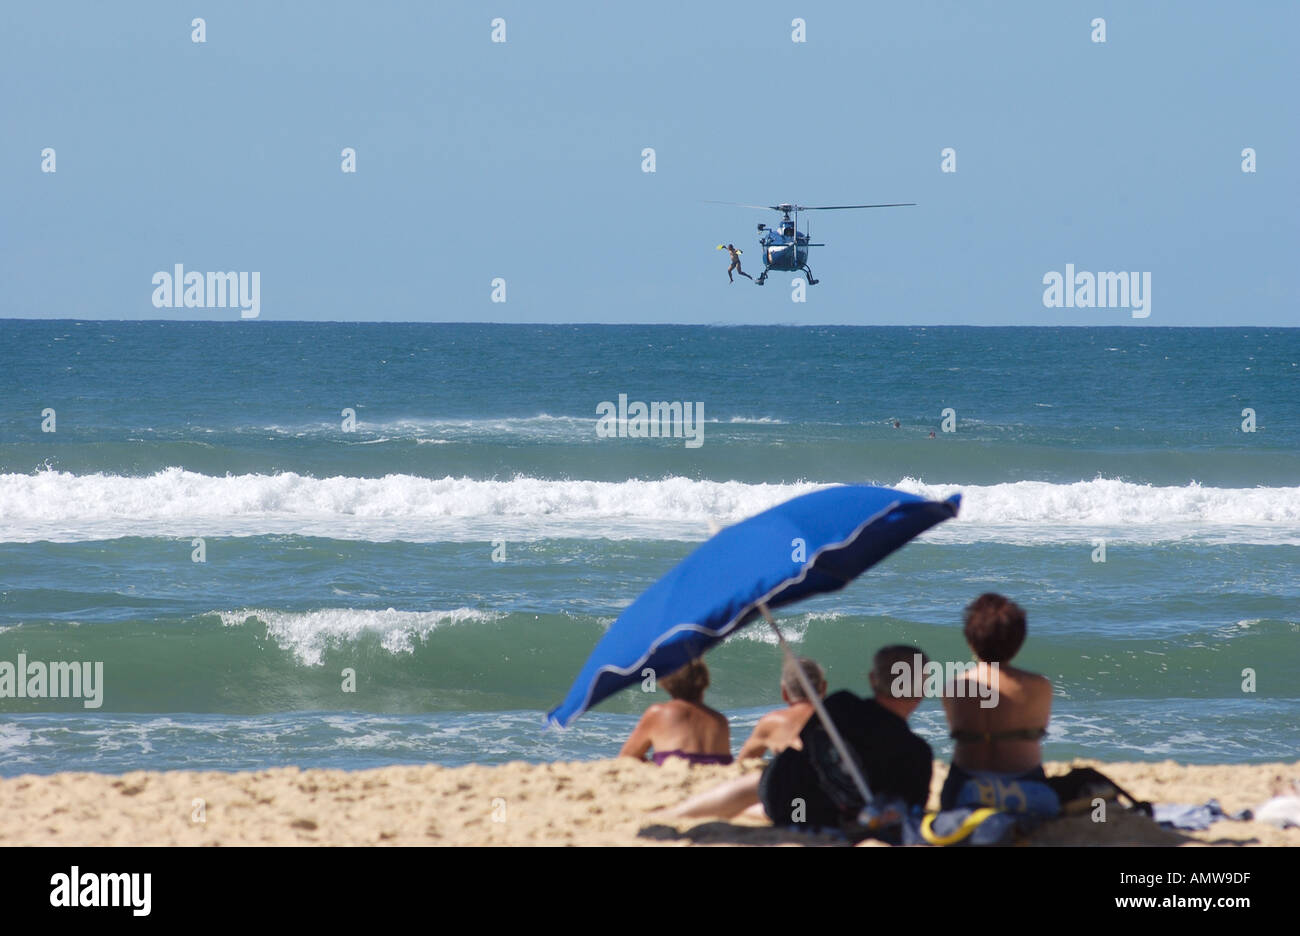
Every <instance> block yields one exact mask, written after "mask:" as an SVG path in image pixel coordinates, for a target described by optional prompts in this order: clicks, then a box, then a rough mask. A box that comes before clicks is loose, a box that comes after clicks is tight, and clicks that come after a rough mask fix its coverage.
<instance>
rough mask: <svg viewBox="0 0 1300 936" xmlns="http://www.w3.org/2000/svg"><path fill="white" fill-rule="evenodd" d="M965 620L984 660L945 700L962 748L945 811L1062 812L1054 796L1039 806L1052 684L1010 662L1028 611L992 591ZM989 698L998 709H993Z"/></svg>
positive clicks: (942, 804)
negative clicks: (995, 808) (981, 808)
mask: <svg viewBox="0 0 1300 936" xmlns="http://www.w3.org/2000/svg"><path fill="white" fill-rule="evenodd" d="M964 622H965V624H964V629H963V630H964V633H965V636H966V643H967V644H968V645H969V646H970V649H971V652H972V653H974V654H975V658H976V659H977V660H978V661H979V663H978V665H977V666H976V667H975V668H973V669H970V670H967V671H966V672H964V673H960V674H958V676H957V682H956V684H955V685H954V687H953V689H952V694H951V695H948V696H946V697H945V698H944V700H943V708H944V713H945V714H946V715H947V716H948V725H949V727H950V728H951V729H952V738H953V740H954V741H955V742H956V744H955V745H954V746H953V754H952V767H951V768H950V769H949V771H948V779H947V780H946V781H945V782H944V785H943V792H942V793H941V794H940V796H939V808H940V809H953V808H956V807H958V806H971V805H977V806H998V807H1003V808H1007V809H1009V810H1010V811H1014V812H1049V813H1050V812H1054V810H1053V808H1052V804H1051V802H1050V799H1052V798H1054V794H1053V795H1052V796H1050V797H1047V798H1046V801H1045V802H1042V803H1039V802H1038V800H1039V798H1040V796H1041V795H1042V789H1046V787H1045V781H1046V776H1045V775H1044V773H1043V749H1042V740H1043V737H1044V736H1045V735H1046V734H1047V720H1048V718H1049V717H1050V715H1051V711H1052V684H1051V682H1049V681H1048V680H1047V678H1046V677H1044V676H1040V675H1038V674H1037V673H1030V672H1028V671H1026V670H1022V669H1017V668H1016V667H1014V666H1010V665H1009V664H1010V662H1011V659H1012V657H1014V656H1015V655H1016V653H1017V651H1019V650H1020V646H1021V644H1023V643H1024V640H1025V633H1026V618H1025V612H1024V610H1022V609H1021V607H1020V606H1019V605H1017V604H1016V603H1015V602H1014V601H1011V600H1009V599H1007V598H1004V597H1003V596H1002V595H997V594H993V593H992V592H988V593H985V594H983V595H980V596H979V597H978V598H976V599H975V600H974V601H972V602H971V603H970V604H969V605H968V606H967V607H966V611H965V615H964ZM989 664H996V665H995V666H994V665H989ZM989 699H993V700H995V703H996V704H994V705H992V706H988V700H989ZM1040 784H1044V786H1043V787H1042V788H1040V787H1039V785H1040ZM1048 792H1049V793H1050V790H1049V791H1048ZM1017 807H1019V808H1017ZM1057 808H1059V803H1058V804H1057Z"/></svg>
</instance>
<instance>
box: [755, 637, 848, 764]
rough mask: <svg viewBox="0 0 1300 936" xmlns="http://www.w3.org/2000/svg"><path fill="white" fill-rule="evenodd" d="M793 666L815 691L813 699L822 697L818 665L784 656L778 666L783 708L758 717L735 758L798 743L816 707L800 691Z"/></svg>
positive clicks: (823, 684)
mask: <svg viewBox="0 0 1300 936" xmlns="http://www.w3.org/2000/svg"><path fill="white" fill-rule="evenodd" d="M797 669H802V670H803V672H804V676H805V677H806V678H807V680H808V682H810V683H811V684H812V687H813V690H814V691H815V692H816V693H817V698H819V699H820V698H824V697H825V696H826V675H825V674H824V673H823V672H822V668H821V667H820V666H818V665H817V664H816V663H815V662H813V661H812V660H810V659H808V658H807V657H803V658H801V659H800V660H798V661H797V662H796V661H795V659H794V658H793V657H787V658H786V661H785V665H784V666H782V667H781V698H782V699H783V700H784V701H785V704H786V707H785V708H783V709H777V710H776V711H774V712H768V713H767V714H766V715H764V716H763V717H762V718H760V719H759V720H758V724H757V725H755V726H754V731H753V734H751V735H750V736H749V738H748V740H746V741H745V743H744V744H742V745H741V746H740V753H739V754H737V755H736V759H737V760H746V759H749V758H757V757H762V756H763V755H764V754H766V753H767V752H768V751H771V752H772V753H773V754H779V753H781V752H782V751H784V750H785V749H786V748H788V747H791V746H794V747H798V746H799V745H800V741H799V733H800V732H801V731H803V726H804V725H806V724H807V723H808V719H810V718H812V717H813V715H815V714H816V712H817V710H816V709H815V708H813V704H812V703H811V702H809V701H808V698H807V696H806V695H805V694H804V691H803V684H802V683H800V682H799V676H798V675H797Z"/></svg>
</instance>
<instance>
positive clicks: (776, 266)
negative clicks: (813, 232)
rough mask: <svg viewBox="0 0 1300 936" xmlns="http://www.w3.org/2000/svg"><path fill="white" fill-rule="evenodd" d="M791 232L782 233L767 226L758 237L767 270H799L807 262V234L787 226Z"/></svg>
mask: <svg viewBox="0 0 1300 936" xmlns="http://www.w3.org/2000/svg"><path fill="white" fill-rule="evenodd" d="M788 230H790V231H792V232H793V233H792V234H782V233H781V231H779V230H774V229H772V228H768V229H767V230H765V231H764V232H763V236H762V238H760V239H759V242H758V244H759V246H760V247H762V248H763V263H764V265H766V266H767V268H768V269H769V270H790V271H794V270H800V269H803V267H804V266H805V265H806V264H807V263H808V235H807V234H804V233H802V232H800V231H795V230H794V228H793V227H791V228H788Z"/></svg>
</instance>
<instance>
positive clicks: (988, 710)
mask: <svg viewBox="0 0 1300 936" xmlns="http://www.w3.org/2000/svg"><path fill="white" fill-rule="evenodd" d="M981 687H984V689H985V698H981V697H980V692H979V690H980V688H981ZM989 688H996V690H997V696H996V698H997V704H996V705H993V706H991V707H985V706H987V705H988V702H990V701H992V699H991V698H989V697H988V696H989V692H988V690H989ZM956 689H957V691H956V692H955V693H954V695H952V696H946V697H945V698H944V700H943V709H944V713H945V714H946V715H947V716H948V727H949V728H950V729H951V730H952V733H953V734H954V736H956V737H955V741H956V743H955V744H954V746H953V754H952V760H953V763H954V764H957V765H958V766H960V767H964V768H966V769H967V770H995V771H999V772H1004V771H1005V772H1013V771H1015V772H1019V771H1025V770H1029V769H1031V768H1033V767H1037V766H1038V765H1039V764H1041V763H1042V762H1043V745H1042V738H1041V736H1039V735H1040V732H1045V731H1046V728H1047V722H1048V719H1049V718H1050V717H1051V714H1052V684H1051V682H1050V681H1049V680H1048V679H1047V678H1046V677H1045V676H1040V675H1038V674H1037V673H1031V672H1029V671H1027V670H1022V669H1017V668H1015V667H1014V666H1007V665H1005V664H1002V665H999V666H998V667H997V669H996V670H995V669H993V668H992V667H989V666H984V665H981V666H979V667H977V668H976V669H973V670H970V671H968V672H966V673H964V674H962V675H959V676H958V678H957V686H956Z"/></svg>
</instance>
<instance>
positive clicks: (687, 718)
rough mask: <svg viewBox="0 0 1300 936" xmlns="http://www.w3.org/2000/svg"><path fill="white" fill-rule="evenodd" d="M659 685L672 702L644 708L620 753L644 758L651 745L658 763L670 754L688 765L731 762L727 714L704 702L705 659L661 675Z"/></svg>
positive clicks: (706, 680) (706, 669) (705, 687)
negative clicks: (666, 692)
mask: <svg viewBox="0 0 1300 936" xmlns="http://www.w3.org/2000/svg"><path fill="white" fill-rule="evenodd" d="M659 685H660V686H662V687H663V688H664V689H666V690H667V691H668V694H669V695H670V696H672V699H671V701H668V702H659V703H656V704H655V705H652V706H650V707H649V708H648V709H646V710H645V714H643V715H642V716H641V720H640V721H639V722H638V723H637V726H636V728H635V730H633V732H632V735H631V737H629V738H628V739H627V743H626V744H624V745H623V749H622V750H621V751H619V755H620V756H622V757H635V758H636V759H637V760H641V761H643V760H645V758H646V755H647V754H648V753H650V750H651V748H653V749H654V752H655V753H654V756H653V760H654V762H655V763H656V764H660V765H662V764H663V763H664V761H666V760H668V759H669V758H671V757H680V758H681V759H683V760H685V761H686V762H687V763H690V764H730V763H731V760H732V758H731V728H730V726H729V725H728V724H727V717H726V716H725V715H723V714H722V713H721V712H717V711H714V710H713V709H711V708H709V707H708V706H707V705H705V704H704V690H705V689H707V688H708V686H709V668H708V667H707V666H705V665H704V661H702V660H692V661H691V662H690V663H687V664H686V665H685V666H683V667H682V668H681V669H679V670H678V671H677V672H675V673H671V674H669V675H668V676H664V677H661V678H660V679H659Z"/></svg>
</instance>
